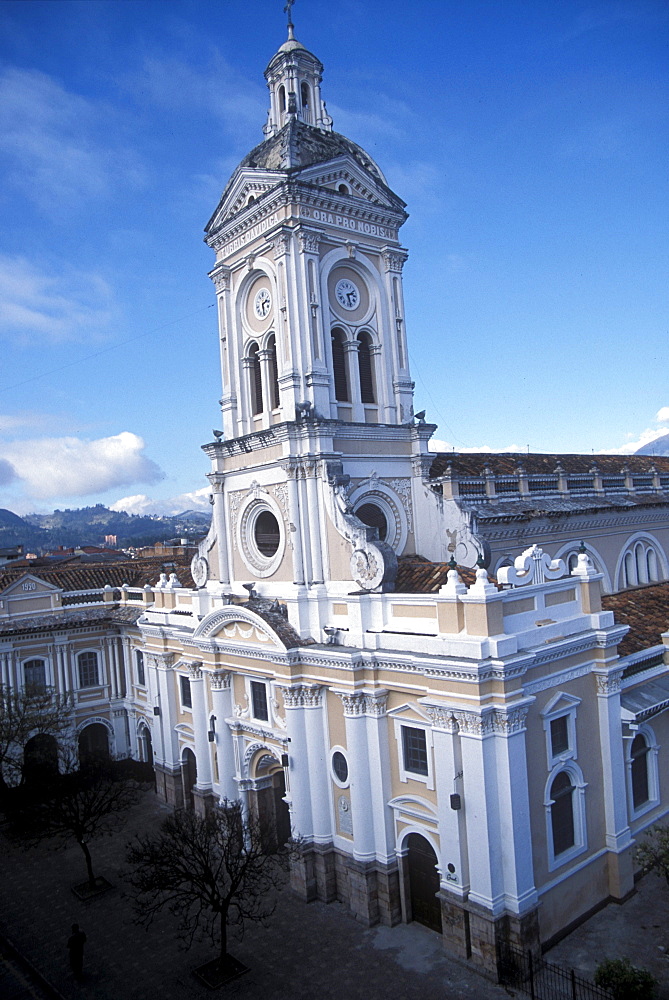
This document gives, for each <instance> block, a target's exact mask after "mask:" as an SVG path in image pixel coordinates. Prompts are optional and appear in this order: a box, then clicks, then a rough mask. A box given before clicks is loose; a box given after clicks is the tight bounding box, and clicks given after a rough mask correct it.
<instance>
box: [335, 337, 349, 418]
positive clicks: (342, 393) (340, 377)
mask: <svg viewBox="0 0 669 1000" xmlns="http://www.w3.org/2000/svg"><path fill="white" fill-rule="evenodd" d="M345 342H346V334H345V333H344V331H343V330H340V329H339V327H335V328H334V329H333V331H332V374H333V376H334V392H335V399H336V400H337V402H338V403H350V401H351V393H350V389H349V384H348V373H347V371H346V351H345V349H344V344H345Z"/></svg>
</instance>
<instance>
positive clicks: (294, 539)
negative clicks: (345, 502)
mask: <svg viewBox="0 0 669 1000" xmlns="http://www.w3.org/2000/svg"><path fill="white" fill-rule="evenodd" d="M286 473H287V476H288V516H289V518H290V524H292V525H293V526H294V528H295V531H292V530H291V529H290V525H289V529H288V530H289V531H290V540H291V544H292V547H293V582H294V583H296V584H303V583H304V560H303V553H302V528H301V524H300V505H299V500H298V493H297V482H296V479H295V473H296V469H295V468H294V466H288V467H287V468H286Z"/></svg>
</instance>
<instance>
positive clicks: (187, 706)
mask: <svg viewBox="0 0 669 1000" xmlns="http://www.w3.org/2000/svg"><path fill="white" fill-rule="evenodd" d="M186 684H187V685H188V687H187V688H186V686H185V685H186ZM186 691H188V698H187V699H186V698H184V694H185V692H186ZM179 704H180V706H181V711H182V712H191V713H192V711H193V691H192V688H191V686H190V677H189V676H188V674H179Z"/></svg>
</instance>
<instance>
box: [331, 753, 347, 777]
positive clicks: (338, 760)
mask: <svg viewBox="0 0 669 1000" xmlns="http://www.w3.org/2000/svg"><path fill="white" fill-rule="evenodd" d="M332 770H333V771H334V773H335V777H336V778H337V780H338V781H340V782H341V783H342V785H345V784H346V782H347V781H348V761H347V760H346V757H344V755H343V753H342V752H341V750H335V752H334V753H333V754H332Z"/></svg>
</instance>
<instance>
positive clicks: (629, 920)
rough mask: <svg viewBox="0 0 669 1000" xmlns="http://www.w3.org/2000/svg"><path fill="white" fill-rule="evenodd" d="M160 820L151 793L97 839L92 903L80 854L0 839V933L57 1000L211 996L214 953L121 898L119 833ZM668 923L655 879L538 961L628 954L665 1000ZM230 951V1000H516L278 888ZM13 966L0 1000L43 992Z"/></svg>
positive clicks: (665, 892)
mask: <svg viewBox="0 0 669 1000" xmlns="http://www.w3.org/2000/svg"><path fill="white" fill-rule="evenodd" d="M166 812H167V810H166V807H164V806H162V805H161V804H160V803H159V802H158V801H157V800H156V799H155V797H154V796H153V795H152V794H151V793H148V794H147V795H146V796H145V798H144V799H143V801H142V803H141V804H140V805H139V806H138V807H136V809H135V810H134V811H133V812H132V813H131V815H130V818H129V821H128V825H127V828H126V831H125V832H124V833H122V834H120V835H117V836H116V837H114V838H106V839H104V840H100V841H97V842H95V843H94V844H93V858H94V862H95V863H96V869H97V871H98V872H99V874H103V875H105V876H106V877H107V878H108V879H109V881H110V882H112V883H113V886H114V888H113V889H112V890H110V891H109V892H108V893H106V894H105V895H103V896H100V897H98V898H97V899H94V900H91V901H89V902H87V903H82V902H80V901H79V900H77V899H76V897H75V896H74V895H73V894H72V891H71V886H72V885H73V884H75V883H76V882H80V881H81V880H82V879H83V878H84V877H85V869H84V866H83V857H82V855H81V852H80V851H79V848H77V847H76V846H73V847H69V848H67V849H66V850H64V851H52V850H50V849H49V848H48V847H46V846H44V845H42V846H41V847H40V848H38V849H36V850H31V851H22V850H20V849H18V848H15V847H13V846H12V845H11V844H9V843H8V842H7V841H6V840H5V839H4V837H2V835H0V848H1V849H2V854H3V864H2V868H3V873H2V878H1V879H0V908H1V909H0V913H1V917H0V932H2V933H3V934H4V935H5V936H6V937H7V938H8V939H9V941H10V942H11V943H13V944H14V946H15V947H16V949H17V950H18V951H19V952H20V953H21V955H23V956H25V958H26V959H27V960H28V961H29V962H30V963H32V965H33V966H34V968H35V969H36V970H37V971H38V972H39V973H41V975H42V976H43V977H44V979H45V980H46V982H47V983H48V984H50V985H51V986H52V987H53V988H54V990H55V991H56V992H55V993H52V994H51V996H52V997H55V998H56V1000H57V997H58V995H60V996H61V997H63V998H64V1000H71V998H72V1000H78V998H83V997H94V998H96V1000H98V998H99V1000H177V998H178V1000H204V998H205V997H208V998H210V997H211V996H212V993H211V992H210V991H209V990H207V989H205V988H204V987H203V986H201V985H199V983H198V981H197V980H196V979H195V978H194V977H193V975H192V969H193V968H195V967H197V966H198V965H201V964H203V963H204V962H206V961H208V960H209V959H210V958H212V957H213V956H214V954H215V953H214V951H213V950H212V946H211V943H210V942H208V941H199V942H196V943H195V945H194V946H193V948H192V949H191V950H190V951H186V950H184V948H183V946H182V943H180V940H179V933H178V930H177V924H176V921H175V919H174V918H173V917H171V916H170V915H169V914H167V913H165V914H162V915H161V916H160V917H159V918H157V919H156V920H155V921H154V923H153V925H152V926H151V928H150V929H149V930H148V931H145V930H144V929H143V928H141V927H138V926H137V925H136V924H135V923H134V922H133V909H132V904H131V901H130V900H129V899H128V898H127V897H125V896H124V894H123V874H122V873H123V868H124V864H125V859H124V854H125V843H126V841H127V839H128V838H129V836H130V834H131V833H132V832H134V831H136V830H146V829H148V828H150V827H151V826H153V825H155V824H156V823H157V822H158V821H159V820H160V819H161V818H162V816H163V815H165V814H166ZM668 918H669V889H667V888H666V887H665V886H664V883H662V882H660V880H659V879H656V878H655V877H654V876H651V877H650V878H647V879H645V880H644V882H643V883H642V885H641V890H640V892H639V893H637V895H636V896H635V897H634V898H633V899H632V900H630V902H628V903H627V904H626V905H625V906H624V907H620V906H608V907H607V908H606V909H605V910H603V911H602V912H601V913H599V914H597V915H596V916H595V917H594V918H593V919H592V920H591V921H589V922H588V924H586V925H584V926H583V927H581V928H580V929H579V930H577V931H575V932H574V934H572V935H570V937H569V938H568V939H566V940H565V941H563V942H561V943H560V945H558V947H557V948H555V949H553V951H552V952H551V953H550V954H549V955H548V956H547V957H548V958H550V959H553V960H554V961H556V962H558V963H559V964H563V965H567V966H572V965H573V966H574V967H575V968H576V969H577V970H582V971H583V972H585V973H586V974H588V975H592V972H593V970H594V967H595V964H596V963H597V961H599V960H600V957H601V956H608V955H612V956H615V955H617V954H628V955H629V956H630V957H631V958H632V960H633V961H635V962H637V964H640V965H645V966H646V967H648V968H650V969H651V970H652V971H653V972H654V974H655V975H656V976H658V978H661V979H662V980H663V993H662V994H661V996H662V997H666V998H667V1000H669V960H668V959H667V957H666V954H667V953H665V951H663V950H660V949H663V948H666V947H668V946H669V919H668ZM75 921H77V922H78V923H79V924H80V925H81V927H82V928H83V929H84V930H85V932H86V934H87V937H88V941H87V944H86V953H85V961H84V978H83V981H82V983H81V984H78V983H76V982H75V981H74V980H73V978H72V976H71V973H70V970H69V965H68V956H67V948H66V943H67V938H68V936H69V933H70V925H71V924H72V923H73V922H75ZM620 949H622V951H621V950H620ZM230 950H231V952H232V953H233V954H234V955H235V956H236V957H237V958H239V959H241V960H242V961H243V962H244V963H245V964H246V965H248V966H249V968H250V971H249V972H248V973H247V974H245V975H244V976H242V977H241V978H240V979H238V980H236V981H235V982H233V983H231V984H229V985H228V986H227V987H225V988H224V989H223V990H221V991H220V995H225V996H228V997H234V998H235V1000H260V998H262V1000H279V998H281V1000H286V998H290V1000H339V998H341V1000H344V998H346V1000H349V998H350V1000H357V998H361V1000H362V998H365V1000H369V998H373V997H390V996H392V997H393V1000H438V998H459V997H463V998H464V997H471V998H477V1000H479V998H480V1000H502V998H504V997H508V996H509V995H514V994H513V993H512V992H511V991H507V990H505V989H503V988H502V987H500V986H497V985H495V984H493V983H490V982H488V981H487V980H485V979H483V978H482V977H480V976H479V975H477V974H476V973H475V972H473V971H471V970H470V969H468V968H466V967H465V966H464V965H461V964H459V963H457V962H455V961H452V960H450V959H449V958H448V957H447V956H446V955H445V954H444V951H443V949H442V946H441V940H440V938H439V937H438V936H437V935H436V934H434V933H433V932H431V931H429V930H427V929H426V928H424V927H421V926H420V925H418V924H409V925H401V926H399V927H393V928H387V927H376V928H371V929H365V928H363V927H361V926H360V925H359V924H357V923H356V922H355V921H354V920H353V919H352V918H351V917H349V916H348V914H347V913H346V912H345V910H344V908H343V907H342V906H340V905H339V904H336V903H335V904H330V905H328V906H326V905H324V904H320V903H311V904H309V905H306V904H304V903H302V902H300V901H299V900H298V899H296V898H295V897H294V896H292V895H291V894H290V893H289V892H288V891H285V892H283V893H281V894H280V898H279V902H278V906H277V910H276V912H275V914H274V916H273V917H272V919H271V922H270V924H269V925H268V926H267V927H262V926H258V925H249V927H248V929H247V932H246V934H245V936H244V938H243V940H241V941H239V940H235V939H233V940H232V941H231V943H230ZM11 966H12V963H11V958H5V959H4V962H3V956H2V954H0V989H2V990H3V994H2V995H3V998H4V997H7V998H10V997H11V998H12V1000H13V998H17V1000H18V998H19V997H20V998H21V1000H23V998H29V997H39V998H40V1000H41V998H43V997H47V996H48V995H49V994H48V992H44V990H43V989H42V990H41V991H40V989H39V986H35V987H34V990H33V992H30V988H29V987H27V986H26V984H25V976H23V981H22V982H20V980H21V976H22V973H21V970H20V969H18V968H17V967H16V966H15V965H14V967H13V969H12V967H11ZM3 972H4V975H5V979H3V978H2V977H3ZM12 974H13V978H12ZM12 983H13V984H14V985H13V986H12ZM8 984H9V985H8ZM12 989H13V992H12Z"/></svg>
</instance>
